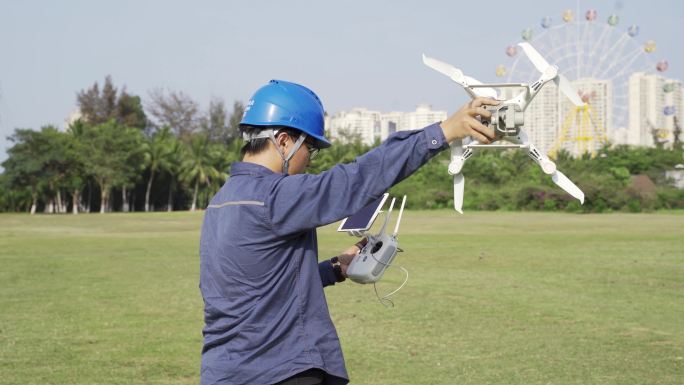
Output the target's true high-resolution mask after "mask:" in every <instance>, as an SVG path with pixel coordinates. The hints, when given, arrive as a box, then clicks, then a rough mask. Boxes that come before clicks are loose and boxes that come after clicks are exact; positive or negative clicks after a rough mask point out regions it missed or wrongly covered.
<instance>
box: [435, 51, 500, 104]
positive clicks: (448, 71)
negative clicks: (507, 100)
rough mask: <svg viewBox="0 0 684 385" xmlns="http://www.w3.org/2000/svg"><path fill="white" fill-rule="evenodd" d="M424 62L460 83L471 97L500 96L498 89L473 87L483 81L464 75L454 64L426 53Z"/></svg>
mask: <svg viewBox="0 0 684 385" xmlns="http://www.w3.org/2000/svg"><path fill="white" fill-rule="evenodd" d="M423 63H424V64H425V65H426V66H428V67H430V68H432V69H433V70H435V71H437V72H439V73H441V74H444V75H446V76H448V77H449V78H450V79H451V80H453V81H455V82H456V83H458V84H459V85H460V86H461V87H463V88H464V89H465V91H466V92H467V93H468V95H470V97H472V98H473V99H475V98H477V97H478V96H482V97H488V98H494V99H496V98H497V97H498V95H497V93H496V91H495V90H494V89H493V88H487V87H477V88H471V87H470V85H473V84H475V85H480V84H482V83H481V82H480V81H478V80H477V79H475V78H471V77H470V76H465V75H463V71H461V70H460V69H458V68H456V67H454V66H452V65H451V64H448V63H444V62H443V61H439V60H437V59H434V58H431V57H428V56H425V54H423Z"/></svg>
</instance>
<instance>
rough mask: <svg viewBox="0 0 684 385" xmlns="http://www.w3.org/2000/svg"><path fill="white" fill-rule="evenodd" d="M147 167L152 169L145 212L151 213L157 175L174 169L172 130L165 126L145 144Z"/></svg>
mask: <svg viewBox="0 0 684 385" xmlns="http://www.w3.org/2000/svg"><path fill="white" fill-rule="evenodd" d="M143 151H144V156H145V166H146V167H148V168H149V169H150V177H149V178H148V179H147V189H146V190H145V212H149V211H150V192H151V191H152V182H153V181H154V177H155V175H156V174H157V173H158V172H160V171H163V170H167V171H168V170H170V169H171V168H172V157H173V156H174V155H175V154H174V153H175V148H174V145H173V138H172V134H171V129H170V128H169V127H168V126H164V128H162V129H161V130H159V131H157V132H156V133H155V134H154V135H152V137H150V138H149V139H147V140H146V141H145V142H144V144H143Z"/></svg>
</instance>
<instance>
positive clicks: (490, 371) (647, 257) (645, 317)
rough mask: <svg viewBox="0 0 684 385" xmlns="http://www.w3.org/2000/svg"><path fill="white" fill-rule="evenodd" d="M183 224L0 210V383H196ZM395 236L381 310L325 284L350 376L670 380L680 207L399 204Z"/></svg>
mask: <svg viewBox="0 0 684 385" xmlns="http://www.w3.org/2000/svg"><path fill="white" fill-rule="evenodd" d="M201 221H202V214H201V213H170V214H167V213H155V214H105V215H99V214H89V215H78V216H71V215H54V216H47V215H35V216H28V215H17V214H2V215H0V384H196V383H198V379H199V354H200V349H201V328H202V300H201V297H200V295H199V290H198V274H199V273H198V262H199V260H198V238H199V231H200V226H201ZM334 230H335V229H334V228H333V226H328V227H326V228H323V229H320V230H319V244H320V247H321V249H320V254H321V258H328V257H331V256H333V255H334V254H335V253H336V252H338V251H341V250H342V249H344V248H346V247H347V246H348V245H349V244H351V243H353V242H354V239H353V238H350V237H348V236H346V235H344V234H339V233H336V232H335V231H334ZM400 241H401V243H402V244H401V246H402V247H403V248H404V249H405V252H404V253H402V254H400V255H399V256H398V258H397V260H396V263H397V264H399V265H402V266H404V267H405V268H407V269H408V270H409V272H410V278H409V281H408V284H407V286H406V287H405V288H404V289H403V290H402V291H400V292H399V293H398V294H397V295H396V296H395V297H394V303H395V306H394V307H393V308H388V307H385V306H383V305H381V304H380V303H379V302H378V300H377V299H376V298H375V293H374V291H373V287H372V286H368V285H365V286H362V285H357V284H354V283H351V282H345V283H344V284H341V285H336V286H334V287H331V288H327V289H326V294H327V297H328V301H329V304H330V311H331V314H332V317H333V320H334V321H335V324H336V326H337V329H338V333H339V335H340V338H341V341H342V346H343V349H344V353H345V357H346V360H347V367H348V370H349V373H350V376H351V379H352V384H412V385H420V384H444V385H447V384H448V385H452V384H682V383H684V214H682V213H681V212H680V213H658V214H605V215H572V214H556V213H508V212H502V213H499V212H496V213H478V212H467V213H466V214H465V215H458V214H455V213H454V212H452V211H409V212H407V213H405V215H404V221H403V223H402V229H401V234H400ZM402 280H403V273H402V272H401V271H400V270H398V269H390V270H388V272H387V273H386V275H385V277H384V279H383V280H382V281H381V282H380V284H379V285H378V290H379V291H380V292H381V293H384V292H389V291H391V290H393V289H394V288H395V287H396V286H398V285H399V284H400V283H401V281H402Z"/></svg>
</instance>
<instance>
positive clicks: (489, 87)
mask: <svg viewBox="0 0 684 385" xmlns="http://www.w3.org/2000/svg"><path fill="white" fill-rule="evenodd" d="M518 45H519V46H520V47H522V49H523V50H524V51H525V54H526V55H527V57H528V58H529V59H530V61H532V64H534V66H535V67H536V68H537V70H539V72H541V73H542V75H541V76H540V77H539V79H538V80H537V81H536V82H534V83H533V84H532V85H528V84H524V83H495V84H482V83H480V82H479V81H477V80H476V79H473V78H471V77H469V76H464V75H463V72H461V70H459V69H458V68H456V67H454V66H452V65H450V64H447V63H444V62H441V61H439V60H436V59H433V58H430V57H427V56H425V55H424V54H423V63H425V65H427V66H428V67H430V68H432V69H434V70H436V71H437V72H440V73H442V74H444V75H446V76H448V77H449V78H451V80H453V81H455V82H456V83H458V84H459V85H461V86H462V87H463V88H464V89H465V91H466V92H467V93H468V95H470V96H471V97H472V98H473V99H474V98H476V97H478V96H484V97H490V98H494V99H496V98H497V97H498V95H497V92H496V91H495V90H494V89H493V87H496V88H504V87H512V88H522V89H523V91H522V92H521V93H520V94H518V95H517V96H516V97H514V98H513V99H509V100H503V101H502V102H501V103H499V105H496V106H487V105H485V106H482V107H483V108H485V109H487V110H489V111H491V113H492V117H491V121H490V122H489V125H490V126H492V127H493V128H494V132H495V133H496V138H495V142H498V141H500V140H504V141H506V142H508V143H507V144H504V143H493V144H482V143H479V142H478V141H476V140H473V139H471V138H465V139H463V140H455V141H454V142H452V143H451V163H449V174H451V175H453V176H454V208H455V209H456V211H458V212H459V213H461V214H463V191H464V187H465V179H464V178H463V174H462V173H461V170H462V169H463V164H464V163H465V161H466V160H467V159H468V158H470V157H471V156H472V155H473V154H474V153H475V151H476V150H477V149H480V148H484V149H486V148H495V149H505V148H522V149H526V150H527V151H528V155H529V156H530V158H532V159H533V160H534V161H535V162H537V164H538V165H539V166H540V167H541V169H542V171H543V172H544V173H545V174H547V175H551V179H553V182H554V183H555V184H556V185H558V187H560V188H562V189H563V190H565V191H566V192H567V193H568V194H570V195H572V196H573V197H575V198H577V199H578V200H579V201H580V203H582V204H584V193H583V192H582V190H580V189H579V187H577V186H576V185H575V184H574V183H573V182H572V181H571V180H570V179H568V177H566V176H565V175H564V174H563V173H562V172H560V171H559V170H558V169H556V164H555V163H554V162H553V161H552V160H551V159H549V158H548V157H547V156H546V155H545V154H542V153H541V152H540V151H539V150H538V149H537V147H536V146H535V145H534V144H532V143H531V142H530V140H529V139H528V137H527V134H525V132H524V131H522V127H523V125H524V123H525V120H524V115H523V113H524V111H525V109H526V108H527V106H529V104H530V102H531V101H532V99H534V97H535V96H537V93H539V90H541V88H542V87H543V86H544V85H545V84H546V83H548V82H550V81H552V80H553V81H554V83H555V84H556V85H557V86H558V88H559V89H560V91H561V92H563V93H564V94H565V95H566V96H567V97H568V98H569V99H570V101H572V103H574V104H575V105H576V106H578V107H581V106H584V103H583V102H582V99H581V98H580V97H579V95H578V93H577V91H576V90H575V89H574V87H573V86H572V84H570V82H569V81H568V79H566V78H565V77H564V76H563V75H561V74H559V73H558V67H556V66H554V65H550V64H549V63H548V62H547V61H546V60H545V59H544V58H543V57H542V56H541V54H539V52H537V50H536V49H534V47H532V46H531V45H530V44H529V43H520V44H518Z"/></svg>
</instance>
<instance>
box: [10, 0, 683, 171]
mask: <svg viewBox="0 0 684 385" xmlns="http://www.w3.org/2000/svg"><path fill="white" fill-rule="evenodd" d="M682 4H683V3H682V2H681V1H674V0H671V1H664V0H651V1H634V0H631V1H630V0H621V1H615V0H612V1H607V0H605V1H598V0H595V1H579V2H578V1H576V0H572V1H566V0H562V1H549V0H546V1H541V0H519V1H496V0H494V1H475V2H473V1H463V2H461V1H432V0H422V1H370V0H366V1H341V0H338V1H335V2H330V1H305V0H298V1H239V2H238V1H194V2H190V1H128V0H126V1H123V0H117V1H108V2H107V1H92V0H87V1H85V0H84V1H77V0H64V1H30V0H27V1H9V0H2V1H0V55H1V56H0V57H1V58H2V60H0V161H2V160H4V159H5V158H6V155H5V149H6V148H7V147H8V146H9V142H7V141H6V140H5V137H6V136H8V135H10V134H11V133H12V132H13V131H14V129H15V128H17V127H26V128H33V129H38V128H40V126H42V125H45V124H57V125H60V126H61V125H62V124H63V121H64V119H65V118H66V117H67V116H68V115H69V114H70V113H71V112H72V111H73V110H74V109H75V108H76V105H75V99H76V98H75V95H76V92H77V91H79V90H81V89H83V88H86V87H89V86H90V85H92V84H93V83H94V82H95V81H98V82H100V83H102V81H103V79H104V77H105V76H106V75H108V74H109V75H111V76H112V77H113V79H114V83H115V84H116V85H118V86H121V85H126V87H127V89H128V91H129V92H131V93H134V94H138V95H140V96H142V97H143V99H145V98H146V97H147V95H148V92H149V90H151V89H152V88H155V87H165V88H168V89H172V90H180V91H183V92H185V93H187V94H189V95H190V96H191V97H193V98H195V99H196V100H198V101H199V102H200V104H201V105H202V107H203V108H206V106H207V104H208V101H209V99H210V98H211V97H218V98H222V99H224V100H225V101H226V102H227V103H228V104H232V102H233V101H234V100H242V101H246V100H247V99H248V98H249V97H250V96H251V94H252V93H253V91H254V90H255V89H256V88H258V87H259V86H261V85H262V84H264V83H265V82H267V81H268V80H269V79H272V78H279V79H286V80H291V81H295V82H299V83H302V84H305V85H307V86H309V87H311V88H312V89H314V90H315V91H316V92H317V93H318V94H319V96H320V97H321V99H322V100H323V102H324V104H325V107H326V110H327V111H328V112H331V113H332V112H336V111H339V110H344V109H349V108H352V107H356V106H364V107H367V108H370V109H375V110H380V111H390V110H404V111H408V110H412V109H413V108H414V107H415V105H416V104H418V103H421V102H427V103H430V104H432V105H433V107H434V108H438V109H444V110H448V111H449V112H453V111H454V110H455V109H456V108H457V107H458V106H459V105H460V104H461V103H463V102H464V101H465V100H466V97H465V94H464V93H463V91H462V90H460V89H458V88H457V87H455V86H454V85H453V84H451V83H449V82H448V81H447V80H446V79H445V78H442V77H440V76H439V75H438V74H436V73H433V72H431V71H430V70H428V69H427V68H426V67H424V66H423V64H422V63H421V53H423V52H426V53H428V54H430V55H432V56H435V57H438V58H440V59H443V60H445V61H449V62H451V63H453V64H455V65H457V66H459V67H460V68H462V69H464V70H466V71H467V73H468V74H470V75H472V76H475V77H477V78H479V79H480V80H482V81H496V80H500V79H497V78H496V77H495V76H494V70H493V69H494V68H495V66H496V65H497V64H499V63H503V62H504V61H505V59H506V56H505V54H504V49H505V47H506V46H507V45H509V44H513V43H516V42H519V41H521V38H520V31H521V30H522V29H524V28H526V27H531V28H533V29H534V30H535V31H540V30H541V27H540V20H541V19H542V18H543V17H544V16H551V17H552V19H553V21H554V23H560V19H561V14H562V12H563V11H564V10H565V9H572V10H573V11H576V10H577V9H579V10H580V17H583V15H584V12H586V10H588V9H596V10H597V11H598V18H597V20H598V21H599V22H602V23H604V22H605V20H606V18H607V17H608V15H609V14H611V13H616V14H617V15H619V17H620V24H619V25H618V27H617V28H627V26H629V25H631V24H638V25H639V26H640V31H641V33H640V35H639V36H638V37H637V39H639V40H641V41H646V40H649V39H653V40H655V41H656V42H657V51H656V53H655V54H654V56H653V57H654V58H656V59H657V60H660V59H667V60H668V61H669V64H670V69H669V70H668V72H667V73H666V76H669V77H673V78H678V79H684V52H683V49H682V48H683V47H684V44H683V43H682V41H681V39H682V36H683V34H682V32H683V30H684V27H683V25H684V5H682Z"/></svg>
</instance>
